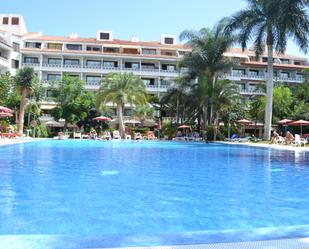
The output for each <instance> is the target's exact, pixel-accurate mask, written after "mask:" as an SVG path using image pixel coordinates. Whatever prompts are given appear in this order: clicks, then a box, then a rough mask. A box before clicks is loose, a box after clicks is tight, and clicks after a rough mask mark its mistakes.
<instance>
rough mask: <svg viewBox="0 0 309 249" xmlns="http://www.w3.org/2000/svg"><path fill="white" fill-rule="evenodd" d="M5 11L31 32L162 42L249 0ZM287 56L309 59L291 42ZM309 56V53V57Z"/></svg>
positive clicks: (104, 1)
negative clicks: (107, 34)
mask: <svg viewBox="0 0 309 249" xmlns="http://www.w3.org/2000/svg"><path fill="white" fill-rule="evenodd" d="M0 2H1V7H0V12H1V13H7V14H12V13H14V14H21V15H23V17H24V20H25V22H26V25H27V29H28V31H31V32H37V31H41V32H42V33H43V34H44V35H55V36H67V35H68V34H69V33H72V32H74V33H77V34H78V36H79V37H95V36H96V31H97V30H107V31H109V30H111V31H113V35H114V38H116V39H131V37H132V35H137V36H138V37H139V39H140V40H141V41H159V40H160V36H161V34H169V35H176V36H177V37H178V36H179V34H180V33H181V31H183V30H186V29H193V30H199V29H200V28H203V27H209V28H211V27H213V26H214V25H215V24H216V23H217V22H218V20H220V19H221V18H222V17H225V16H230V15H232V14H233V13H235V12H236V11H238V10H240V9H242V8H244V7H245V6H246V1H245V0H87V1H85V0H51V1H42V0H0ZM287 51H288V53H292V54H295V55H301V56H304V54H303V53H301V52H300V51H299V49H298V48H297V46H295V45H294V44H293V43H292V42H290V43H289V45H288V49H287ZM306 57H308V55H306Z"/></svg>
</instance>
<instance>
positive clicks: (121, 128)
mask: <svg viewBox="0 0 309 249" xmlns="http://www.w3.org/2000/svg"><path fill="white" fill-rule="evenodd" d="M117 117H118V120H119V133H120V136H121V137H122V138H124V136H125V129H124V123H123V108H122V104H118V105H117Z"/></svg>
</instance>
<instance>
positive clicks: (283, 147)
mask: <svg viewBox="0 0 309 249" xmlns="http://www.w3.org/2000/svg"><path fill="white" fill-rule="evenodd" d="M218 143H222V144H229V145H236V146H237V145H242V146H243V145H247V146H251V147H261V148H268V149H278V150H292V151H309V147H300V146H291V145H279V144H260V143H252V142H223V141H218ZM308 249H309V248H308Z"/></svg>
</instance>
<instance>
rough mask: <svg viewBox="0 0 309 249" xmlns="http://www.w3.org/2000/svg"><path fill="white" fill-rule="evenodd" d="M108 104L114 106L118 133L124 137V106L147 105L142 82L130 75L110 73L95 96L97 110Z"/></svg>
mask: <svg viewBox="0 0 309 249" xmlns="http://www.w3.org/2000/svg"><path fill="white" fill-rule="evenodd" d="M108 103H112V104H114V105H116V109H117V118H118V121H119V133H120V135H121V137H124V135H125V129H124V122H123V121H124V120H123V111H124V106H125V104H130V105H131V106H132V107H133V106H141V105H146V104H147V93H146V87H145V84H144V82H143V81H142V80H141V79H140V78H138V77H136V76H134V75H133V74H132V73H124V74H120V73H110V74H108V75H107V76H106V77H105V78H104V79H103V80H102V82H101V85H100V88H99V91H98V93H97V96H96V107H97V109H98V110H100V109H102V106H103V107H105V106H106V105H107V104H108Z"/></svg>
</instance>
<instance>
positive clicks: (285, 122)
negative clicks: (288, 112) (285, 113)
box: [278, 118, 293, 125]
mask: <svg viewBox="0 0 309 249" xmlns="http://www.w3.org/2000/svg"><path fill="white" fill-rule="evenodd" d="M291 122H293V120H290V119H286V118H285V119H282V120H280V121H278V124H280V125H286V124H288V123H291Z"/></svg>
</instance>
